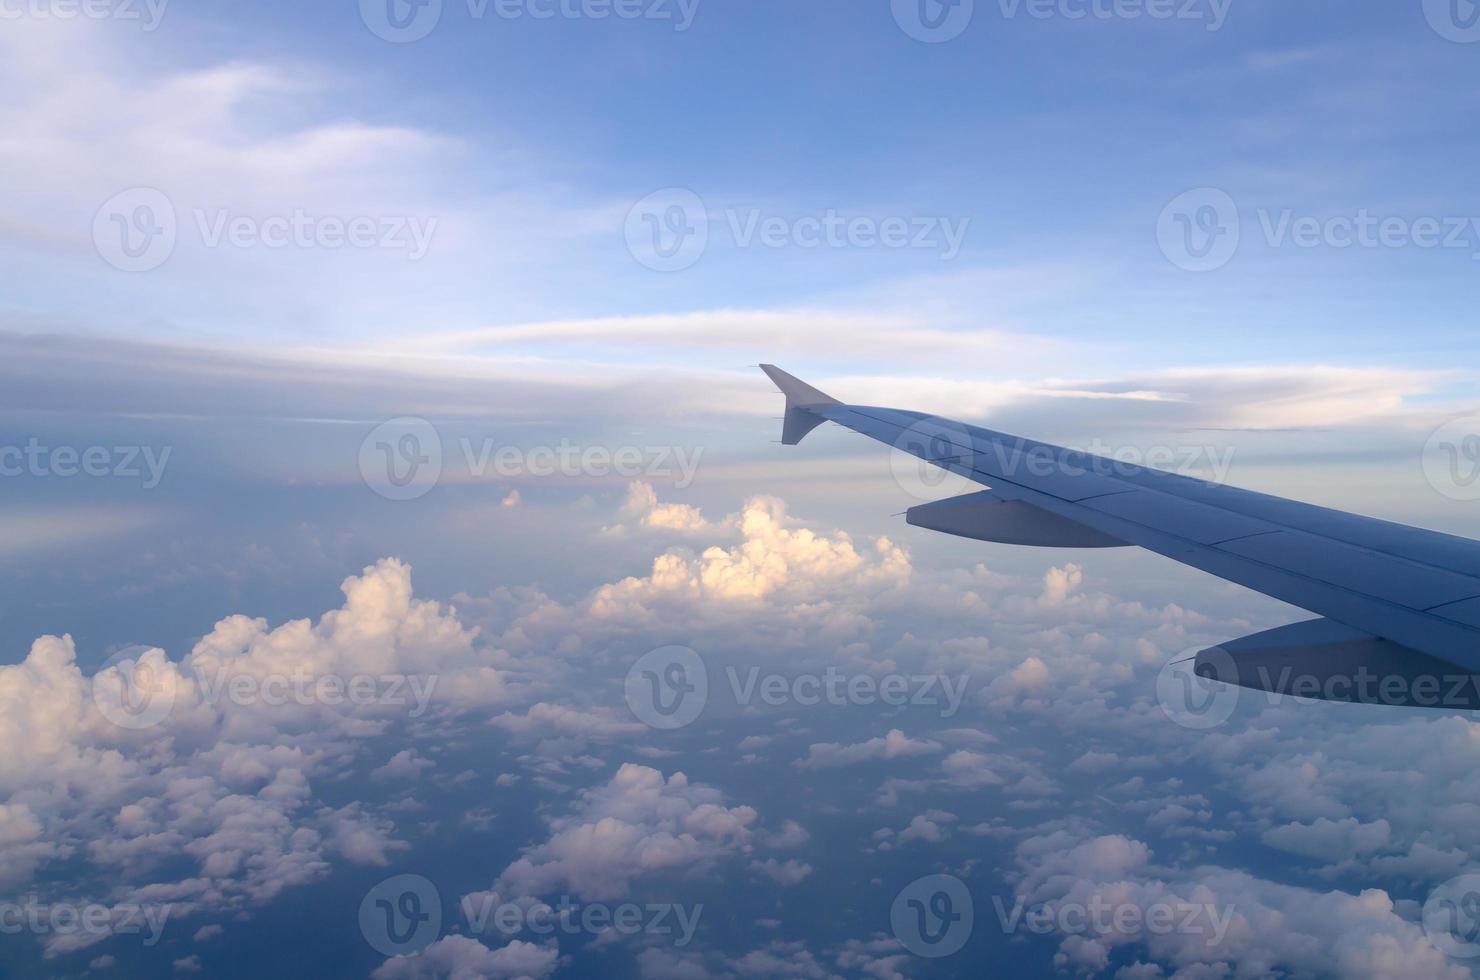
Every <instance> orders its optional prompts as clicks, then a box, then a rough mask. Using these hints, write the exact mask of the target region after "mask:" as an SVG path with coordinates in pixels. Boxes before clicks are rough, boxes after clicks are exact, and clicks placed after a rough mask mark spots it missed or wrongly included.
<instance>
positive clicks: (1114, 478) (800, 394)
mask: <svg viewBox="0 0 1480 980" xmlns="http://www.w3.org/2000/svg"><path fill="white" fill-rule="evenodd" d="M761 368H762V370H764V371H765V372H766V374H767V375H768V376H769V377H770V378H771V380H772V381H773V382H775V384H776V386H777V387H778V388H780V389H781V391H782V393H783V394H785V395H786V419H785V423H784V426H783V435H782V441H783V442H784V443H786V444H787V445H796V444H797V443H799V442H800V441H801V440H802V439H803V438H804V437H805V436H806V435H807V434H808V433H810V432H811V431H812V430H813V429H815V428H816V427H817V426H819V425H821V424H822V423H823V422H826V421H831V422H836V423H837V424H839V425H842V426H844V427H846V428H848V429H852V430H853V431H855V432H858V433H861V434H863V435H866V436H869V437H871V438H873V439H876V440H878V441H880V442H883V443H885V444H887V445H889V446H892V447H893V448H895V449H897V450H900V451H902V452H905V453H908V454H910V455H912V456H915V457H917V458H919V459H922V460H924V461H926V462H927V463H930V464H932V465H934V466H938V467H940V468H942V469H945V470H948V471H950V472H952V473H956V474H959V475H960V476H963V477H965V478H967V479H969V480H971V481H973V482H975V483H978V484H980V485H982V486H984V487H988V488H990V490H989V491H984V492H980V493H974V494H967V495H965V496H961V497H956V498H952V499H949V500H945V501H937V502H935V503H931V504H925V505H922V506H919V507H915V508H912V509H911V510H910V511H909V513H908V520H909V523H911V524H913V525H916V526H919V527H925V528H929V529H932V530H938V531H942V532H944V533H947V534H955V535H959V536H963V537H968V538H975V539H978V540H985V541H994V542H1001V543H1007V544H1025V545H1034V546H1039V547H1069V548H1101V547H1119V546H1126V545H1136V546H1139V547H1142V548H1146V549H1147V550H1149V551H1154V552H1156V553H1157V554H1160V555H1163V556H1165V557H1167V558H1171V559H1173V560H1174V561H1178V562H1181V563H1182V564H1184V565H1190V566H1192V567H1193V568H1198V569H1201V570H1202V571H1205V572H1209V573H1211V574H1213V575H1216V576H1218V577H1219V578H1223V579H1226V580H1228V581H1230V582H1235V583H1237V584H1239V585H1243V586H1246V587H1248V588H1251V589H1254V590H1255V591H1258V592H1262V593H1264V594H1265V595H1269V596H1273V597H1275V598H1277V599H1281V600H1283V601H1285V602H1288V603H1290V604H1292V605H1295V606H1299V607H1301V608H1303V609H1308V610H1310V611H1311V612H1314V613H1316V614H1317V615H1318V616H1320V617H1322V618H1321V619H1316V620H1312V621H1309V622H1306V623H1297V624H1293V625H1291V626H1287V627H1281V628H1280V629H1277V630H1270V631H1267V632H1265V633H1259V634H1255V635H1253V636H1249V637H1244V638H1241V639H1239V640H1236V641H1231V642H1229V643H1226V644H1223V645H1221V646H1219V647H1215V648H1212V649H1210V650H1207V651H1203V652H1202V653H1200V654H1199V655H1198V658H1197V664H1196V670H1197V673H1198V674H1199V675H1201V676H1204V677H1208V678H1212V679H1215V680H1221V681H1225V682H1227V683H1232V684H1238V685H1240V686H1244V687H1252V688H1257V689H1260V690H1266V691H1278V692H1279V693H1282V694H1295V695H1298V696H1301V697H1312V698H1321V699H1325V700H1333V701H1362V702H1371V703H1384V704H1402V705H1408V706H1417V707H1437V708H1448V709H1456V708H1459V709H1476V708H1480V542H1477V541H1473V540H1470V539H1468V538H1461V537H1456V536H1453V535H1448V534H1440V533H1438V532H1435V531H1427V530H1423V529H1420V528H1414V527H1408V526H1406V525H1402V524H1394V523H1391V522H1388V521H1380V520H1376V519H1374V518H1368V517H1361V516H1358V515H1355V514H1348V513H1344V512H1342V511H1335V510H1330V509H1327V508H1324V507H1316V506H1313V505H1310V504H1303V503H1298V502H1296V501H1291V500H1286V499H1284V498H1280V497H1273V496H1269V495H1267V494H1261V493H1254V492H1252V491H1248V490H1240V489H1238V488H1235V487H1228V486H1221V485H1213V484H1208V483H1205V482H1203V481H1201V480H1196V479H1193V478H1189V477H1183V476H1178V475H1176V474H1172V473H1167V472H1164V471H1161V470H1155V469H1150V468H1147V467H1141V466H1136V465H1133V464H1129V463H1125V462H1123V461H1120V460H1114V459H1109V458H1106V457H1102V456H1095V455H1093V454H1090V453H1085V452H1081V451H1078V450H1072V449H1066V448H1064V447H1061V446H1054V445H1051V444H1049V443H1043V442H1037V441H1035V440H1032V439H1025V438H1023V437H1020V436H1013V435H1009V434H1007V433H1002V432H995V431H993V430H990V429H984V428H981V427H979V426H974V425H967V424H965V423H961V422H956V421H952V420H950V419H944V418H940V417H939V416H934V415H926V414H923V413H919V412H905V411H899V410H897V409H888V408H875V407H871V406H864V405H848V404H844V403H842V402H840V401H838V400H837V399H835V398H832V397H830V396H828V395H826V394H824V393H822V392H821V391H819V390H817V389H816V388H814V387H812V386H811V385H808V384H806V383H805V382H803V381H801V380H799V379H797V378H795V377H793V376H792V375H790V374H787V373H786V372H785V371H782V370H780V369H779V368H777V367H775V366H774V365H769V364H763V365H761ZM1436 692H1437V693H1436Z"/></svg>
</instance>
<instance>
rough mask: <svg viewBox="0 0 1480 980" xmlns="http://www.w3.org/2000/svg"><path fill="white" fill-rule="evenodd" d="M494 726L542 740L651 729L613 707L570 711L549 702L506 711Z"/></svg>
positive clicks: (495, 720) (631, 732) (495, 719)
mask: <svg viewBox="0 0 1480 980" xmlns="http://www.w3.org/2000/svg"><path fill="white" fill-rule="evenodd" d="M490 724H492V725H496V726H497V727H499V728H502V729H504V730H505V731H507V732H511V733H513V734H515V735H526V736H538V737H559V736H574V737H579V738H599V737H604V736H611V735H633V734H638V733H641V732H645V731H647V730H648V729H647V727H646V726H645V725H643V724H641V723H639V722H636V721H632V720H630V719H627V718H622V717H620V716H619V715H618V714H617V713H616V712H615V711H613V710H611V709H610V708H570V707H566V706H564V705H559V704H550V703H549V702H547V701H540V702H538V703H537V704H532V705H530V706H529V707H528V708H527V709H525V710H524V711H523V712H522V713H520V714H515V713H513V712H509V711H506V712H504V713H503V714H501V715H499V716H498V717H497V718H494V719H493V720H492V721H491V722H490Z"/></svg>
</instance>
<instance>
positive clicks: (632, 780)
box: [494, 763, 757, 901]
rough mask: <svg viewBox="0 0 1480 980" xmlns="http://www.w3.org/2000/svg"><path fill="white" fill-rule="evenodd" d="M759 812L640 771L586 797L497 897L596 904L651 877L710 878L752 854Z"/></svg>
mask: <svg viewBox="0 0 1480 980" xmlns="http://www.w3.org/2000/svg"><path fill="white" fill-rule="evenodd" d="M756 816H757V815H756V812H755V810H753V809H752V808H750V807H748V806H734V807H727V806H725V804H724V797H723V795H722V794H721V793H720V791H719V790H717V789H715V788H713V787H711V786H705V785H702V784H699V783H691V782H689V779H688V777H687V776H685V775H684V774H683V773H681V772H676V773H674V774H673V775H672V776H669V777H666V778H665V777H664V776H663V774H662V773H661V772H659V771H658V770H656V769H651V768H649V767H647V766H640V765H636V764H633V763H627V764H625V765H623V766H622V767H621V768H620V769H619V770H617V772H616V774H615V775H614V776H612V778H611V781H610V782H608V783H606V784H605V785H602V786H598V787H596V788H594V789H591V790H588V791H586V793H584V794H583V796H582V798H581V800H580V802H579V805H578V806H577V807H576V809H575V811H574V812H573V813H570V814H568V815H566V816H562V817H558V818H556V819H555V820H554V821H552V823H551V828H550V829H551V833H550V837H549V839H548V840H546V841H545V842H544V843H541V844H537V845H535V846H534V847H531V848H529V849H528V850H527V851H526V852H525V853H524V855H523V856H522V857H520V858H519V859H518V860H516V861H515V862H514V863H513V864H511V865H509V867H508V868H506V869H505V870H504V872H503V874H501V875H500V876H499V879H498V881H497V882H495V884H494V892H495V894H504V895H512V896H515V897H519V896H538V895H541V894H545V893H548V892H550V891H553V890H555V889H557V888H565V889H569V890H570V891H571V892H572V893H574V894H575V895H577V896H579V897H581V898H583V899H587V900H590V901H607V900H612V899H620V898H623V897H625V896H626V895H627V893H628V889H629V887H630V885H631V883H632V882H633V881H634V880H635V879H638V878H642V877H645V876H647V875H653V874H660V873H673V872H691V871H696V870H702V869H704V868H706V867H708V866H710V865H712V864H713V863H715V862H716V861H718V860H720V859H722V858H725V857H728V856H730V855H734V854H746V853H749V852H750V850H751V849H752V836H753V834H754V831H755V828H754V824H755V822H756Z"/></svg>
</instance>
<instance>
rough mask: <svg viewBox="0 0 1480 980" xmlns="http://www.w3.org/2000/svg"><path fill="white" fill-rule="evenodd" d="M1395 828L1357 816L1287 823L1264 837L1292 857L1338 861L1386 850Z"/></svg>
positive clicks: (1383, 821)
mask: <svg viewBox="0 0 1480 980" xmlns="http://www.w3.org/2000/svg"><path fill="white" fill-rule="evenodd" d="M1391 838H1392V827H1391V826H1390V825H1389V824H1388V822H1387V821H1386V820H1374V821H1372V822H1371V823H1362V822H1361V821H1360V820H1358V819H1357V818H1356V817H1347V818H1346V819H1345V820H1330V819H1328V818H1326V817H1321V818H1319V819H1317V820H1316V821H1315V822H1313V823H1308V824H1304V823H1287V824H1284V825H1283V826H1279V827H1272V828H1270V829H1269V830H1266V831H1265V832H1264V835H1263V840H1264V843H1266V844H1268V845H1269V846H1270V847H1277V848H1279V849H1280V850H1282V851H1289V852H1290V853H1292V854H1301V855H1304V856H1305V857H1310V858H1317V859H1319V860H1322V861H1339V860H1341V859H1342V858H1344V857H1346V856H1348V855H1351V856H1353V857H1360V856H1362V855H1364V854H1371V853H1372V852H1373V851H1376V850H1379V849H1382V848H1385V847H1387V845H1388V841H1389V840H1390V839H1391Z"/></svg>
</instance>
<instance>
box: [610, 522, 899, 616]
mask: <svg viewBox="0 0 1480 980" xmlns="http://www.w3.org/2000/svg"><path fill="white" fill-rule="evenodd" d="M795 523H796V522H795V521H794V520H792V519H791V518H790V517H788V515H787V513H786V505H785V504H784V503H783V502H782V501H780V500H778V499H777V498H775V497H752V498H751V499H750V500H748V501H746V503H745V506H744V508H743V509H742V510H741V513H740V518H739V527H740V533H741V535H742V538H743V540H742V541H741V543H740V544H738V545H735V546H734V547H729V548H725V547H721V546H718V545H715V546H711V547H709V548H706V549H704V550H703V551H702V552H701V553H700V554H698V555H697V556H695V555H693V554H691V553H687V552H684V551H669V552H666V553H664V554H663V555H661V556H659V557H658V558H657V559H655V560H654V562H653V568H652V573H651V574H650V575H648V576H647V577H646V578H628V579H624V580H622V581H621V582H617V583H614V584H611V585H607V586H603V587H601V588H600V589H598V590H597V591H596V593H595V594H594V595H593V596H592V597H591V599H590V601H589V605H588V611H589V612H590V614H591V615H593V616H599V617H607V616H626V615H631V614H632V611H633V610H634V609H642V608H646V607H649V606H651V605H653V604H656V603H662V602H664V601H673V600H678V601H684V600H688V601H694V600H708V601H718V602H724V601H744V600H760V599H766V598H775V599H776V600H777V601H778V602H779V601H807V600H816V599H818V598H821V597H823V596H826V595H827V594H828V593H829V592H831V591H835V590H839V589H840V588H844V587H846V588H849V589H860V588H864V589H873V590H882V589H889V588H898V587H901V586H903V585H905V584H907V583H908V581H909V576H910V571H911V569H910V560H909V556H908V555H907V554H906V553H905V552H904V551H903V550H902V549H900V548H899V547H897V546H895V545H894V544H893V543H892V542H891V541H889V539H888V538H876V539H874V541H873V542H872V544H871V545H868V546H865V547H864V549H863V550H862V551H860V550H859V549H858V548H857V547H855V546H854V543H853V540H852V538H850V537H849V535H848V534H847V533H846V532H844V531H835V532H833V533H831V534H818V533H816V532H814V531H812V530H811V529H809V528H806V527H798V526H795Z"/></svg>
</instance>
